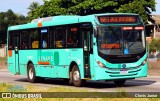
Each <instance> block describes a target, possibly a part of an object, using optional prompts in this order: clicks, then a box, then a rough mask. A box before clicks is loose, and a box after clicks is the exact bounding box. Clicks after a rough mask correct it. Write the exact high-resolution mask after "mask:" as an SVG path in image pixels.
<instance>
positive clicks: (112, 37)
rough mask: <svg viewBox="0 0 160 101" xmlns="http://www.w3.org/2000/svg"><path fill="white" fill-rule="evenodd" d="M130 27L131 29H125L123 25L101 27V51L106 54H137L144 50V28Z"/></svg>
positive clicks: (99, 45)
mask: <svg viewBox="0 0 160 101" xmlns="http://www.w3.org/2000/svg"><path fill="white" fill-rule="evenodd" d="M126 28H127V27H126ZM128 28H131V29H127V30H125V29H123V27H99V28H98V49H99V51H100V52H101V53H102V54H106V55H127V54H137V53H140V52H142V51H144V49H145V38H144V30H142V29H138V30H137V29H132V27H128ZM134 28H136V27H134Z"/></svg>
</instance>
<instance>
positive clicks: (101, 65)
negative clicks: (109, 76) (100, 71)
mask: <svg viewBox="0 0 160 101" xmlns="http://www.w3.org/2000/svg"><path fill="white" fill-rule="evenodd" d="M96 62H97V64H98V65H99V66H100V67H102V68H104V67H106V66H105V64H104V63H102V62H100V61H98V60H96Z"/></svg>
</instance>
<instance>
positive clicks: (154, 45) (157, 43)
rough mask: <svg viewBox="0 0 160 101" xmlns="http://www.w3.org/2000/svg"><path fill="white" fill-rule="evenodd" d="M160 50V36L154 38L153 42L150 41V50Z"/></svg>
mask: <svg viewBox="0 0 160 101" xmlns="http://www.w3.org/2000/svg"><path fill="white" fill-rule="evenodd" d="M155 51H160V38H159V39H152V41H151V43H149V52H155Z"/></svg>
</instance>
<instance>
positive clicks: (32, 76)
mask: <svg viewBox="0 0 160 101" xmlns="http://www.w3.org/2000/svg"><path fill="white" fill-rule="evenodd" d="M27 78H28V81H29V82H31V83H34V82H36V81H37V78H36V73H35V69H34V65H33V64H32V63H30V64H29V65H28V68H27Z"/></svg>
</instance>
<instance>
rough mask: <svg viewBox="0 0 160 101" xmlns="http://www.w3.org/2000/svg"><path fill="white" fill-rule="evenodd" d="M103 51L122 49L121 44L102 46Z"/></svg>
mask: <svg viewBox="0 0 160 101" xmlns="http://www.w3.org/2000/svg"><path fill="white" fill-rule="evenodd" d="M101 48H102V49H118V48H120V44H118V43H113V44H101Z"/></svg>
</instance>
